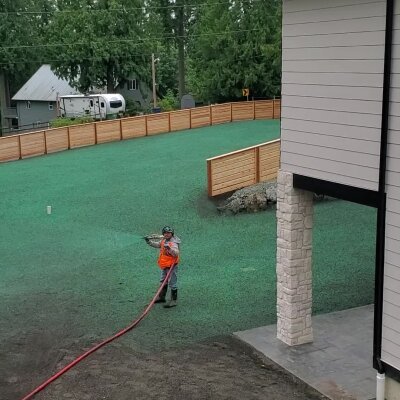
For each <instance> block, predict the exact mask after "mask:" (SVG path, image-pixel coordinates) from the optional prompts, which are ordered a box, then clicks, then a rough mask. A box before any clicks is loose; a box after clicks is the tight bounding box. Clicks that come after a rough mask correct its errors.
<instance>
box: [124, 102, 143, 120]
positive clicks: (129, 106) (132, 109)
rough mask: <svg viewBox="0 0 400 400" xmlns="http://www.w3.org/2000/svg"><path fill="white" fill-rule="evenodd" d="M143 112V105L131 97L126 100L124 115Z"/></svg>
mask: <svg viewBox="0 0 400 400" xmlns="http://www.w3.org/2000/svg"><path fill="white" fill-rule="evenodd" d="M143 112H144V110H143V107H142V106H141V105H140V104H139V103H138V102H137V101H134V100H131V99H128V100H126V105H125V115H126V116H128V117H133V116H135V115H138V114H140V113H143Z"/></svg>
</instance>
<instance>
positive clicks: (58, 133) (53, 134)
mask: <svg viewBox="0 0 400 400" xmlns="http://www.w3.org/2000/svg"><path fill="white" fill-rule="evenodd" d="M45 133H46V144H47V153H55V152H57V151H63V150H68V128H67V127H65V128H56V129H49V130H47V131H45Z"/></svg>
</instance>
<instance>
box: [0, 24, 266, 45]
mask: <svg viewBox="0 0 400 400" xmlns="http://www.w3.org/2000/svg"><path fill="white" fill-rule="evenodd" d="M262 30H263V29H262V28H257V29H238V30H232V31H225V32H214V33H202V34H197V35H196V34H191V35H181V36H175V35H163V36H159V37H153V38H143V39H138V38H136V39H118V40H106V41H104V40H101V41H91V42H90V45H93V44H103V43H131V42H135V43H137V42H148V41H153V40H161V39H189V38H192V37H201V36H226V35H229V34H232V33H243V32H259V31H262ZM87 44H88V42H87V41H86V42H75V43H48V44H36V45H20V46H1V47H0V49H5V50H11V49H31V48H47V47H68V46H86V45H87Z"/></svg>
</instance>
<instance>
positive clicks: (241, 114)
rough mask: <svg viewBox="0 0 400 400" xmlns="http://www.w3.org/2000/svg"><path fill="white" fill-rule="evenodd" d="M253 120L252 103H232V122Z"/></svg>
mask: <svg viewBox="0 0 400 400" xmlns="http://www.w3.org/2000/svg"><path fill="white" fill-rule="evenodd" d="M248 119H254V104H253V102H240V103H232V121H243V120H248Z"/></svg>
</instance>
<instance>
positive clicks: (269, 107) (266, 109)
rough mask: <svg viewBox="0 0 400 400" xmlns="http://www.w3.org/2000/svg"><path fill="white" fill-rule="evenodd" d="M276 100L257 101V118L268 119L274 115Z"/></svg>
mask: <svg viewBox="0 0 400 400" xmlns="http://www.w3.org/2000/svg"><path fill="white" fill-rule="evenodd" d="M273 106H274V102H273V101H272V100H265V101H256V103H255V111H256V119H267V118H273V117H274V108H273Z"/></svg>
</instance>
